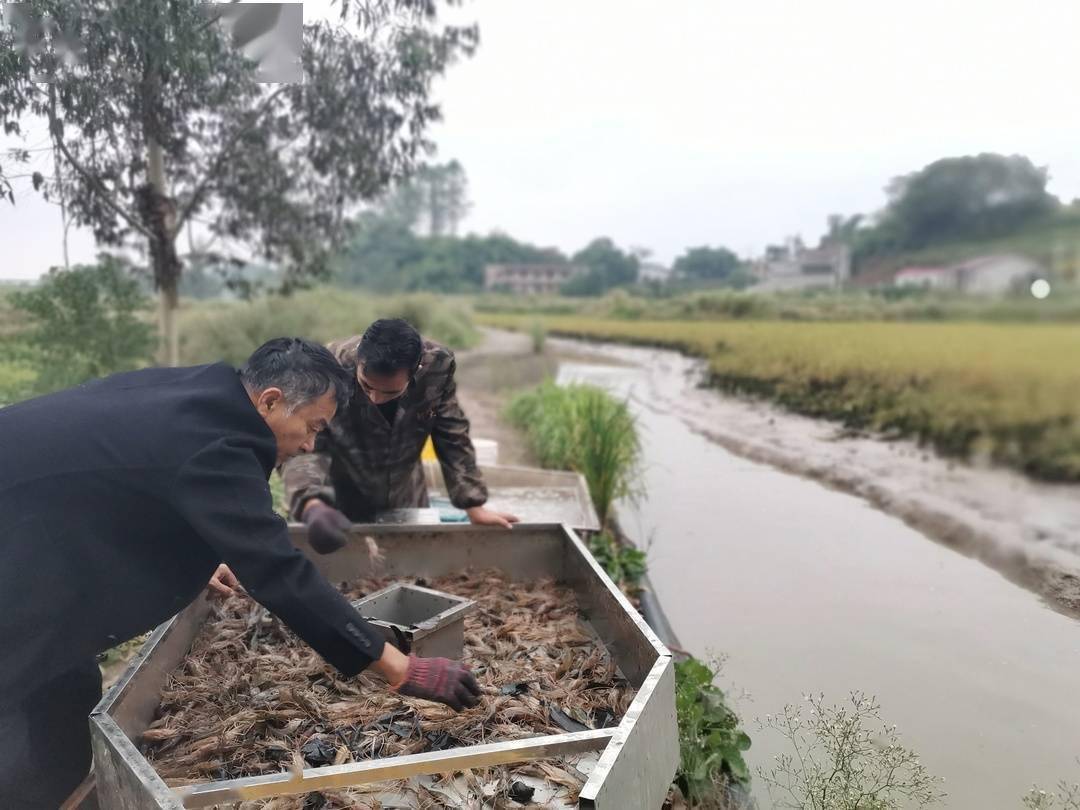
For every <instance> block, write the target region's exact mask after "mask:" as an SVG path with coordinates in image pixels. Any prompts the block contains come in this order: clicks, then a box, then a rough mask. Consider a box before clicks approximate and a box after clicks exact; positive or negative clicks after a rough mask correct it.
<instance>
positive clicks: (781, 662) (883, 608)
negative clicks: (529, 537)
mask: <svg viewBox="0 0 1080 810" xmlns="http://www.w3.org/2000/svg"><path fill="white" fill-rule="evenodd" d="M578 351H580V347H578ZM615 354H616V353H612V352H609V353H608V355H609V357H610V356H615ZM664 354H665V353H650V354H649V355H648V357H649V358H650V359H649V361H648V362H647V363H646V364H645V365H643V366H642V365H633V363H634V361H635V358H637V359H640V358H641V356H642V355H640V354H637V355H636V354H635V353H634V351H633V350H620V351H619V352H618V353H617V355H618V358H619V359H620V360H621V361H623V362H626V363H629V365H619V366H611V365H598V364H594V363H582V362H580V361H576V362H566V363H563V364H562V365H561V366H560V371H559V381H560V382H568V381H588V382H592V383H596V384H600V385H604V386H607V387H609V388H610V389H612V390H614V391H616V392H618V393H620V394H622V395H624V396H627V397H629V402H630V405H631V407H632V409H633V411H634V413H635V414H636V416H637V418H638V420H639V424H640V426H641V428H642V436H643V441H644V451H645V458H646V467H645V471H644V484H645V488H646V490H647V496H646V497H645V499H644V500H642V501H641V502H640V504H639V505H638V506H637V507H636V508H635V507H627V506H623V508H622V509H621V511H620V517H621V519H622V521H623V523H624V524H625V526H626V528H627V529H628V530H629V531H630V532H631V533H632V534H635V535H636V536H637V537H638V538H641V539H642V540H643V541H644V542H649V541H651V546H650V549H649V564H650V576H651V578H652V581H653V584H654V586H655V588H656V590H657V592H658V595H659V598H660V601H661V603H662V604H663V606H664V609H665V612H666V613H667V614H668V618H669V619H670V621H671V624H672V626H673V628H674V630H675V632H676V634H677V635H678V636H679V638H680V641H681V642H682V644H683V645H684V646H685V647H686V648H688V649H689V650H690V651H692V652H693V653H695V654H697V655H699V656H704V655H707V654H709V653H710V652H716V653H724V654H726V655H727V662H726V664H725V667H724V675H723V679H724V680H726V681H728V682H729V683H730V684H733V685H735V686H736V687H737V689H745V690H748V691H749V695H746V696H744V697H742V698H740V699H739V701H738V706H739V709H740V712H741V714H742V715H743V717H744V718H746V720H747V725H748V727H749V730H750V731H751V732H752V736H753V738H754V746H753V749H752V750H751V752H750V760H751V764H752V765H754V766H758V765H765V764H767V763H769V762H770V761H771V759H772V757H773V756H774V755H775V754H776V753H778V752H780V751H783V750H786V749H784V747H783V741H782V740H780V739H778V738H777V737H774V736H770V734H768V733H765V732H762V731H760V730H757V729H756V726H755V723H754V721H753V718H755V717H764V715H765V714H768V713H774V712H776V711H777V710H778V709H779V708H781V707H782V706H783V705H784V704H785V703H791V702H797V701H798V700H799V699H800V695H802V694H803V693H806V692H811V691H812V692H824V693H825V695H826V697H827V698H828V699H829V700H830V701H832V702H839V701H841V700H843V699H844V698H845V697H846V695H847V694H848V693H849V692H851V691H853V690H859V691H863V692H866V693H869V694H873V695H876V696H877V698H878V700H879V701H880V704H881V707H882V716H883V717H884V718H885V719H886V720H887V721H888V722H889V723H896V724H897V726H898V727H899V730H900V732H901V734H902V738H903V740H904V741H905V742H906V743H907V744H908V745H909V746H910V747H912V748H914V749H915V750H917V751H918V752H919V753H920V754H921V756H922V760H923V762H924V763H925V764H926V765H927V767H928V768H929V769H930V770H931V772H933V773H935V774H937V775H940V776H944V777H946V780H947V781H946V783H945V785H944V789H945V790H946V791H947V793H948V794H949V796H948V799H947V800H946V801H945V803H944V806H947V807H952V808H999V807H1000V808H1019V807H1020V806H1021V798H1022V796H1023V795H1024V794H1025V793H1026V791H1027V789H1028V788H1029V787H1030V786H1031V784H1032V783H1033V782H1037V783H1039V784H1040V785H1041V786H1044V787H1050V786H1052V785H1054V784H1056V783H1057V781H1058V780H1060V779H1062V778H1069V779H1070V780H1071V781H1072V780H1075V779H1076V778H1077V777H1080V765H1078V764H1077V762H1076V757H1077V755H1080V699H1078V698H1077V695H1078V690H1077V687H1078V685H1080V623H1078V622H1077V621H1076V620H1075V619H1071V618H1068V617H1067V616H1064V615H1062V614H1060V613H1057V612H1055V611H1053V610H1051V609H1050V608H1049V607H1047V606H1046V604H1044V603H1043V602H1042V601H1041V600H1040V599H1039V598H1038V597H1037V596H1036V595H1034V594H1033V593H1030V592H1029V591H1026V590H1024V589H1022V588H1020V587H1018V586H1016V585H1014V584H1012V583H1011V582H1009V581H1008V580H1006V579H1005V578H1004V577H1002V576H1001V575H1000V574H999V573H997V572H995V571H994V570H992V569H991V568H988V567H987V566H985V565H983V564H981V563H980V562H978V561H977V560H975V559H972V558H969V557H965V556H962V555H961V554H959V553H957V552H955V551H953V550H951V549H949V548H946V547H944V546H942V545H940V544H938V543H935V542H933V541H932V540H930V539H928V538H927V537H925V536H923V535H922V534H919V533H918V532H917V531H915V530H913V529H911V528H909V527H908V526H907V525H905V524H904V523H903V522H901V521H900V520H898V519H897V518H894V517H890V516H888V515H885V514H883V513H882V512H879V511H877V510H875V509H874V508H873V507H872V506H870V505H869V503H868V502H867V501H865V500H863V499H860V498H857V497H854V496H852V495H847V494H843V493H841V492H838V491H835V490H831V489H828V488H826V487H824V486H821V485H819V484H817V483H815V482H813V481H811V480H808V479H806V478H801V477H797V476H794V475H790V474H787V473H783V472H780V471H778V470H777V469H775V468H773V467H769V466H765V465H762V464H758V463H754V462H751V461H747V460H745V459H743V458H740V457H739V456H736V455H733V454H732V453H730V452H728V451H726V450H724V449H723V448H721V447H720V446H718V445H717V444H714V443H712V442H711V441H709V440H708V439H707V438H704V437H703V435H702V430H701V424H700V420H697V419H690V418H684V417H686V414H683V413H681V405H680V403H681V402H683V401H686V402H688V403H689V401H690V400H691V399H693V400H694V409H695V416H697V417H699V416H700V414H701V408H702V399H701V398H702V396H703V395H702V393H701V392H696V391H694V386H693V383H694V380H693V379H692V375H691V376H688V375H687V373H686V368H685V363H678V362H674V361H672V362H665V361H664ZM657 358H659V361H658V360H657ZM671 358H677V356H675V355H671V356H670V357H669V358H668V359H671ZM707 396H714V395H712V394H708V395H707ZM717 400H718V401H719V397H717ZM690 424H693V425H694V427H695V429H691V427H690ZM757 782H758V784H757V788H756V790H755V795H757V796H758V798H759V801H760V803H761V804H762V806H763V807H768V806H769V800H768V796H767V794H765V793H764V791H763V790H762V789H761V786H760V780H757Z"/></svg>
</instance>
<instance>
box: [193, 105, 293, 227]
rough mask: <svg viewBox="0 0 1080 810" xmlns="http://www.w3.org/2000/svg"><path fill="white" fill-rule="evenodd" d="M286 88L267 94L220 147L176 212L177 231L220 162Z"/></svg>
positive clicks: (194, 206)
mask: <svg viewBox="0 0 1080 810" xmlns="http://www.w3.org/2000/svg"><path fill="white" fill-rule="evenodd" d="M287 89H289V85H287V84H286V85H282V86H281V87H279V88H278V89H277V90H275V91H274V92H273V93H271V94H270V95H269V96H267V97H266V99H264V100H263V103H262V104H260V105H259V108H258V109H257V110H255V111H254V112H253V113H252V114H251V120H250V121H249V122H248V123H247V124H246V125H244V126H240V127H237V129H236V132H234V133H233V134H232V137H230V138H229V140H228V141H226V142H225V145H224V146H223V147H222V148H221V151H220V152H218V156H217V157H216V158H214V162H213V164H212V165H211V166H210V168H209V169H208V170H207V172H206V175H205V176H204V177H203V179H202V180H201V181H200V182H199V184H198V185H197V186H196V187H195V190H194V191H193V192H192V193H191V199H190V200H188V201H187V204H186V205H184V207H183V209H182V210H181V211H180V213H179V214H177V216H176V228H177V231H179V229H180V228H182V227H183V225H184V223H185V222H187V220H188V217H190V216H191V213H192V212H193V211H194V210H195V208H196V207H197V206H198V204H199V203H200V202H201V200H202V195H203V193H204V192H205V191H206V187H207V186H208V185H209V184H210V181H211V180H212V179H213V177H214V176H215V175H216V174H217V171H218V169H219V168H220V167H221V164H222V163H224V162H225V160H226V159H227V158H228V157H229V156H230V155H231V154H232V150H233V149H234V148H235V146H236V144H237V142H238V141H239V140H240V138H241V136H243V135H244V133H246V132H248V131H250V130H251V129H252V127H253V126H254V125H255V124H256V123H257V122H258V120H259V118H260V117H261V116H262V114H263V113H264V112H266V110H267V109H268V108H269V107H270V104H271V102H273V101H274V100H275V99H276V98H277V97H278V96H280V95H281V94H282V93H284V92H285V91H286V90H287Z"/></svg>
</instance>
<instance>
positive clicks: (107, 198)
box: [49, 84, 154, 239]
mask: <svg viewBox="0 0 1080 810" xmlns="http://www.w3.org/2000/svg"><path fill="white" fill-rule="evenodd" d="M49 134H50V135H52V138H53V141H54V142H55V143H56V145H57V146H58V147H59V148H60V151H61V152H63V153H64V158H65V159H66V160H67V162H68V163H70V164H71V166H72V167H73V168H74V169H75V171H77V172H78V173H79V174H81V175H82V177H83V179H84V180H86V182H87V183H89V184H90V187H91V188H93V189H94V192H95V193H96V194H97V195H98V197H100V198H101V201H102V202H104V203H105V205H106V206H107V207H108V208H110V209H111V210H112V211H113V213H115V214H116V215H117V216H119V217H120V218H121V219H123V220H124V221H125V222H127V223H128V225H130V226H131V227H132V228H134V229H135V230H137V231H138V232H139V233H141V234H142V235H143V236H145V237H146V238H147V239H153V238H154V235H153V234H152V233H150V231H149V230H148V229H147V228H146V226H145V225H143V224H142V223H141V222H139V220H138V219H137V218H136V217H135V216H133V215H132V214H131V213H129V212H128V211H126V210H125V209H124V207H123V206H121V205H120V203H118V202H117V201H116V200H115V198H114V197H113V195H112V194H110V193H109V190H108V189H107V188H105V184H104V183H102V182H101V180H100V179H98V178H97V177H96V176H95V175H94V173H93V172H91V171H90V170H89V169H87V168H86V167H85V166H83V165H82V164H81V163H80V162H79V161H78V160H76V159H75V156H74V155H72V154H71V152H70V150H69V149H68V148H67V144H66V143H64V139H63V138H62V137H61V136H60V126H59V124H58V123H57V121H56V91H55V89H54V86H53V85H51V84H50V85H49Z"/></svg>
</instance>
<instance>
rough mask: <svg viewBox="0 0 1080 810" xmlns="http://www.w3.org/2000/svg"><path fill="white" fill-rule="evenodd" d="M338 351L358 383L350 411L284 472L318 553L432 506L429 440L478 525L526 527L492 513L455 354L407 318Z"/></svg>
mask: <svg viewBox="0 0 1080 810" xmlns="http://www.w3.org/2000/svg"><path fill="white" fill-rule="evenodd" d="M329 348H330V351H331V352H333V353H334V355H335V356H336V357H337V358H338V360H339V362H340V363H341V364H342V365H343V366H344V367H345V368H346V369H347V370H348V371H349V374H350V377H351V379H352V381H353V390H352V396H351V398H350V401H349V404H348V406H347V407H345V408H343V409H342V410H341V411H340V412H339V413H338V414H337V416H336V417H335V418H334V420H333V422H331V424H330V427H329V428H328V429H327V430H325V431H324V432H323V433H322V434H320V435H319V437H318V439H317V441H316V444H315V451H314V452H313V453H309V454H305V455H301V456H297V457H295V458H293V459H292V460H290V461H289V462H288V463H287V464H286V465H285V466H284V468H283V471H282V472H283V476H284V481H285V497H286V501H287V503H288V505H289V514H290V517H292V518H293V519H296V520H303V521H304V522H305V523H307V524H308V525H309V526H310V527H311V533H310V536H311V541H312V544H313V545H316V544H317V543H320V542H321V544H322V546H323V550H329V549H331V548H333V547H337V546H339V545H341V544H343V543H344V541H345V534H344V532H345V530H346V528H347V527H348V524H349V522H370V521H372V520H374V518H375V515H376V513H377V512H381V511H383V510H387V509H403V508H417V507H424V506H427V505H428V503H429V501H428V494H427V486H426V484H425V481H424V471H423V467H422V465H421V463H420V453H421V451H422V450H423V447H424V444H425V443H426V441H427V438H428V436H431V439H432V444H433V445H434V447H435V453H436V455H437V456H438V459H439V463H440V465H441V466H442V471H443V478H444V480H445V481H446V486H447V490H448V491H449V495H450V500H451V502H452V503H453V504H454V506H456V507H457V508H459V509H464V510H465V511H466V512H467V514H468V516H469V519H470V520H471V521H472V522H473V523H477V524H487V525H499V526H505V527H509V526H510V524H511V523H513V522H516V521H517V518H516V517H514V516H513V515H507V514H501V513H498V512H495V511H493V510H490V509H486V508H485V507H484V503H485V502H486V501H487V487H486V486H485V485H484V480H483V478H482V477H481V475H480V471H479V469H478V468H477V465H476V453H475V451H474V449H473V445H472V442H471V441H470V439H469V421H468V419H466V417H465V414H464V413H463V412H462V410H461V406H460V405H459V404H458V401H457V394H456V391H457V386H456V383H455V382H454V370H455V361H454V355H453V352H451V351H450V350H449V349H447V348H445V347H443V346H440V345H439V344H438V343H435V342H434V341H431V340H424V339H422V338H421V337H420V335H419V334H418V333H417V332H416V330H415V329H413V327H412V326H410V325H409V324H408V323H407V322H405V321H402V320H397V319H394V320H379V321H376V322H375V323H373V324H372V325H371V326H370V327H368V329H367V331H366V332H365V333H364V334H363V335H362V336H358V337H351V338H348V339H346V340H342V341H337V342H335V343H331V344H330V346H329Z"/></svg>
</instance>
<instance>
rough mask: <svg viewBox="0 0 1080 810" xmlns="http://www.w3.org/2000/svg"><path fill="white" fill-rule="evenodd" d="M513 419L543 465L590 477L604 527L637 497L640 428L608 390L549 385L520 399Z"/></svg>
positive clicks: (513, 405) (511, 414)
mask: <svg viewBox="0 0 1080 810" xmlns="http://www.w3.org/2000/svg"><path fill="white" fill-rule="evenodd" d="M507 416H508V417H509V419H510V421H511V422H512V423H513V424H515V425H517V426H518V427H520V428H522V429H523V430H524V431H525V436H526V440H527V441H528V442H529V444H530V446H531V448H532V450H533V452H534V454H535V455H536V457H537V459H538V460H539V461H540V463H541V465H543V466H544V467H549V468H556V469H569V470H576V471H577V472H580V473H581V474H582V475H583V476H585V481H586V483H587V484H588V486H589V495H590V496H591V497H592V500H593V504H594V505H595V506H596V512H597V515H598V516H599V518H600V522H601V524H603V525H607V523H608V520H609V519H610V517H611V514H612V508H613V506H614V504H615V501H617V500H619V499H620V498H626V497H632V496H633V495H635V494H636V475H637V471H638V464H639V462H640V459H641V444H640V441H639V439H638V434H637V426H636V424H635V422H634V418H633V416H631V414H630V410H629V409H628V408H627V407H626V403H624V402H620V401H619V400H617V399H615V398H614V397H612V396H611V395H610V394H609V393H607V392H606V391H604V390H603V389H600V388H596V387H595V386H590V385H569V386H564V387H560V386H557V385H555V383H553V382H551V381H548V382H545V383H543V384H542V385H540V386H539V387H537V388H535V389H533V390H532V391H528V392H526V393H523V394H519V395H518V396H517V397H515V398H514V399H513V400H512V401H511V403H510V405H509V407H508V409H507Z"/></svg>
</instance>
